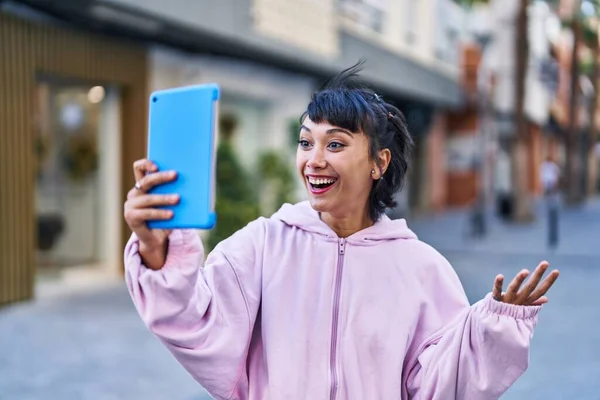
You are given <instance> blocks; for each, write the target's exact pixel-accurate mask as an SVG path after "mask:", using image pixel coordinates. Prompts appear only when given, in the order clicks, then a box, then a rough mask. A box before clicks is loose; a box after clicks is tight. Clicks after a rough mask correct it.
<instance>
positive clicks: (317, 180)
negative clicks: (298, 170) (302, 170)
mask: <svg viewBox="0 0 600 400" xmlns="http://www.w3.org/2000/svg"><path fill="white" fill-rule="evenodd" d="M308 181H309V182H310V183H311V184H312V185H326V184H328V183H333V182H335V181H336V180H335V179H332V178H313V177H312V176H311V177H309V178H308Z"/></svg>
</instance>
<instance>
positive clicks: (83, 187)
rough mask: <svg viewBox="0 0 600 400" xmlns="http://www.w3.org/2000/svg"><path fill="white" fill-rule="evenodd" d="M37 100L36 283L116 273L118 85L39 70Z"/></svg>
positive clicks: (54, 284)
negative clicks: (45, 75) (47, 75)
mask: <svg viewBox="0 0 600 400" xmlns="http://www.w3.org/2000/svg"><path fill="white" fill-rule="evenodd" d="M36 107H37V108H36V111H37V112H36V118H35V156H36V157H35V160H36V169H35V170H36V177H35V179H36V184H35V211H36V214H35V216H36V221H35V223H36V232H37V249H36V259H37V266H38V268H37V271H38V273H37V284H36V291H37V292H38V293H39V292H40V291H42V292H44V293H47V292H52V291H54V289H56V290H59V291H60V292H63V291H64V289H65V284H67V285H72V284H74V285H75V286H87V285H90V284H97V283H99V282H102V279H99V278H100V277H104V278H112V277H116V276H117V275H118V274H117V273H116V272H117V271H118V266H119V265H120V263H119V261H118V260H119V258H120V251H119V250H120V249H119V247H120V240H121V238H120V235H119V233H120V217H121V216H120V214H119V210H121V209H122V205H121V204H120V201H121V199H120V198H119V188H120V185H121V182H120V174H121V171H120V168H121V165H120V164H121V156H120V155H121V149H120V143H121V137H120V126H121V123H120V94H119V89H118V88H117V87H111V86H110V85H106V86H105V85H96V84H88V83H85V82H73V81H69V80H65V79H58V78H44V79H40V80H39V81H38V84H37V86H36ZM111 272H114V273H111ZM73 278H75V279H73Z"/></svg>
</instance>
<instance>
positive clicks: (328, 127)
mask: <svg viewBox="0 0 600 400" xmlns="http://www.w3.org/2000/svg"><path fill="white" fill-rule="evenodd" d="M302 126H304V127H305V128H307V129H308V130H309V131H310V132H311V133H328V132H329V131H332V130H337V129H340V130H344V131H347V132H350V131H349V130H348V129H345V128H342V127H340V126H337V125H332V124H330V123H329V122H327V121H323V122H319V123H317V122H314V121H313V120H311V119H310V117H308V116H306V118H304V121H302ZM352 133H357V132H352Z"/></svg>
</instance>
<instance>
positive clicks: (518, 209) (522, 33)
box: [462, 0, 533, 222]
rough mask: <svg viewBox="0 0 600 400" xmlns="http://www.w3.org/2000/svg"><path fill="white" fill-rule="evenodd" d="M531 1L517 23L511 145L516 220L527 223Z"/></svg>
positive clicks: (466, 1) (485, 0)
mask: <svg viewBox="0 0 600 400" xmlns="http://www.w3.org/2000/svg"><path fill="white" fill-rule="evenodd" d="M529 2H530V0H519V4H518V11H517V18H516V25H515V36H514V40H515V46H514V48H515V73H514V76H515V82H514V85H515V91H514V95H515V98H514V121H515V124H514V126H515V134H514V137H513V140H512V142H511V145H510V158H511V164H512V169H511V170H512V182H513V185H512V186H513V201H514V210H513V214H512V217H513V220H514V221H517V222H526V221H529V220H531V219H532V218H533V212H532V210H531V201H530V198H529V181H528V177H529V174H528V169H529V168H528V167H529V164H528V160H527V148H528V139H529V131H528V126H527V117H526V115H525V83H526V79H527V66H528V61H529V39H528V29H527V28H528V24H529V21H528V15H527V6H528V5H529ZM462 4H463V5H467V6H469V7H472V6H474V5H475V4H489V0H463V1H462Z"/></svg>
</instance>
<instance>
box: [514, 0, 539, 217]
mask: <svg viewBox="0 0 600 400" xmlns="http://www.w3.org/2000/svg"><path fill="white" fill-rule="evenodd" d="M528 5H529V1H528V0H519V8H518V11H517V20H516V30H515V100H514V101H515V103H514V104H515V110H514V113H515V128H516V131H515V135H514V138H513V142H512V146H511V152H510V153H511V154H510V155H511V161H512V181H513V190H514V202H515V208H514V213H513V220H514V221H516V222H525V221H529V220H531V219H532V218H533V212H532V210H531V201H530V198H529V182H528V177H529V174H528V169H529V168H528V166H529V164H528V162H527V161H528V160H527V148H528V141H529V130H528V126H527V116H526V115H525V83H526V80H527V66H528V63H529V38H528V29H527V27H528V24H529V21H528V15H527V6H528Z"/></svg>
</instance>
